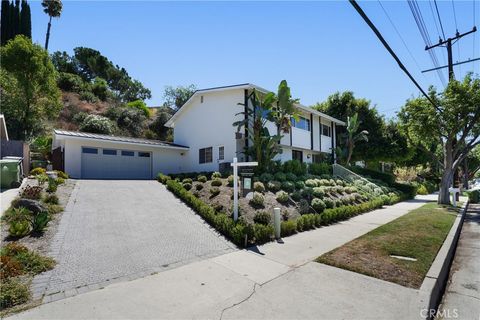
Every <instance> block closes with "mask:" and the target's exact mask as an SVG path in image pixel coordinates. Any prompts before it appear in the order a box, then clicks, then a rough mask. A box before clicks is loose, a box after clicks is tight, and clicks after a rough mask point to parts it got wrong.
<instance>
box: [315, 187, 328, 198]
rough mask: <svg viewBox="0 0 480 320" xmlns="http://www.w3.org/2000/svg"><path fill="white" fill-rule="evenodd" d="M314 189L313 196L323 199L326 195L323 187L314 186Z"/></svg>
mask: <svg viewBox="0 0 480 320" xmlns="http://www.w3.org/2000/svg"><path fill="white" fill-rule="evenodd" d="M312 190H313V196H314V197H315V198H320V199H322V198H323V197H324V196H325V191H324V190H323V188H322V187H316V188H313V189H312Z"/></svg>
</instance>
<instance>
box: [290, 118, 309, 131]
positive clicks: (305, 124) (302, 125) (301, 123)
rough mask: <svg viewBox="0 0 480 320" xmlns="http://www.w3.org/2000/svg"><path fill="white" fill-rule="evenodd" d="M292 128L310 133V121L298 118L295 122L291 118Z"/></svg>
mask: <svg viewBox="0 0 480 320" xmlns="http://www.w3.org/2000/svg"><path fill="white" fill-rule="evenodd" d="M292 126H293V127H295V128H298V129H303V130H307V131H310V119H307V118H304V117H300V118H299V119H298V121H297V120H295V119H294V118H292Z"/></svg>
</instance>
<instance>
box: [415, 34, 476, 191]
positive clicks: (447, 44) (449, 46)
mask: <svg viewBox="0 0 480 320" xmlns="http://www.w3.org/2000/svg"><path fill="white" fill-rule="evenodd" d="M476 31H477V27H476V26H473V29H472V30H470V31H468V32H465V33H462V34H460V33H459V32H458V30H457V32H456V33H455V36H454V37H451V38H448V39H446V40H442V39H441V38H440V39H439V41H438V43H437V44H435V45H432V46H426V47H425V51H428V50H430V49H433V48H437V47H444V48H447V55H448V64H447V65H446V66H442V67H438V68H433V69H429V70H424V71H422V72H428V71H433V70H438V69H442V68H446V67H448V81H449V82H450V81H452V80H454V79H455V73H454V71H453V66H454V65H457V64H463V63H469V62H473V61H476V60H478V58H477V59H472V60H466V61H462V62H459V63H455V64H454V63H453V54H452V45H453V44H454V43H455V42H457V41H458V40H460V38H462V37H464V36H466V35H468V34H471V33H474V32H476ZM456 142H457V140H456V139H455V140H454V141H453V145H454V146H455V144H456ZM464 168H467V165H466V158H465V163H464ZM466 174H467V175H468V173H466ZM457 180H458V169H457V170H455V172H454V174H453V186H454V187H458V184H457V182H458V181H457ZM467 186H468V182H467ZM457 197H459V195H458V194H457ZM457 200H458V199H457Z"/></svg>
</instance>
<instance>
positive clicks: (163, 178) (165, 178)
mask: <svg viewBox="0 0 480 320" xmlns="http://www.w3.org/2000/svg"><path fill="white" fill-rule="evenodd" d="M170 179H172V178H171V177H170V176H167V175H164V174H162V173H159V174H158V175H157V180H158V182H160V183H162V184H166V183H167V181H168V180H170Z"/></svg>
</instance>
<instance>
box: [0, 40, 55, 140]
mask: <svg viewBox="0 0 480 320" xmlns="http://www.w3.org/2000/svg"><path fill="white" fill-rule="evenodd" d="M0 57H1V61H2V65H1V68H0V71H1V73H0V89H1V98H2V101H1V104H2V112H3V113H4V114H5V117H6V119H7V126H8V130H9V134H11V136H12V138H13V139H19V140H26V139H29V138H31V137H32V136H34V135H36V134H38V133H39V132H41V131H42V130H43V123H42V121H44V120H46V119H53V118H56V117H57V116H58V113H59V111H60V109H61V103H60V91H59V90H58V87H57V84H56V76H57V72H56V71H55V68H54V66H53V64H52V62H51V60H50V58H49V56H48V53H47V52H46V51H45V50H44V49H42V48H41V47H40V46H39V45H36V44H32V42H31V40H30V39H29V38H27V37H25V36H22V35H18V36H17V37H16V38H15V39H14V40H11V41H9V42H8V43H7V44H6V45H5V46H3V47H2V48H0Z"/></svg>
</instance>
